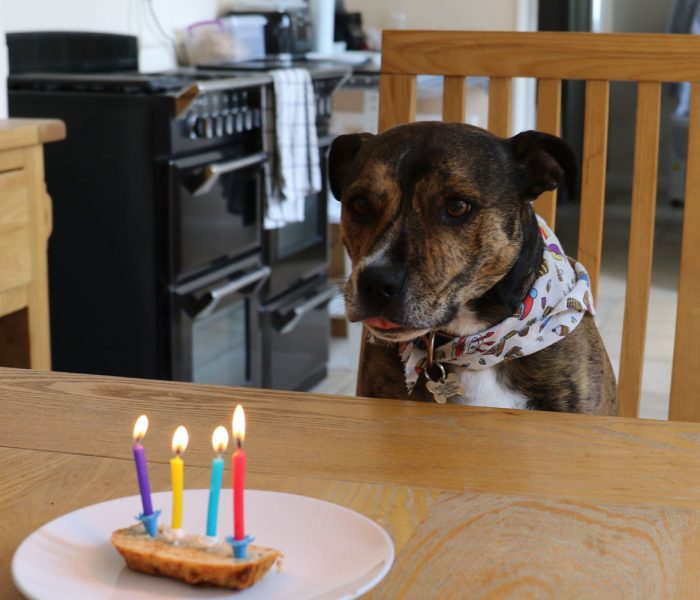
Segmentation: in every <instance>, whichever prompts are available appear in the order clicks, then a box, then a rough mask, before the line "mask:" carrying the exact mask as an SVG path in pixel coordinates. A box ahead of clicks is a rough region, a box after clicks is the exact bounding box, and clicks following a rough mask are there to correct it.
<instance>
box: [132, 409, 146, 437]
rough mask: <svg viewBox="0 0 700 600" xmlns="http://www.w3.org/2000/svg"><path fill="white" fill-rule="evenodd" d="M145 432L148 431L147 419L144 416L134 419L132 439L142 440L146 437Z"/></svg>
mask: <svg viewBox="0 0 700 600" xmlns="http://www.w3.org/2000/svg"><path fill="white" fill-rule="evenodd" d="M146 431H148V417H147V416H146V415H141V416H140V417H139V418H138V419H136V424H135V425H134V439H135V440H141V439H143V437H144V436H145V435H146Z"/></svg>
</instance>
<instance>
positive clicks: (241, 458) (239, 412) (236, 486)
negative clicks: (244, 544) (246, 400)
mask: <svg viewBox="0 0 700 600" xmlns="http://www.w3.org/2000/svg"><path fill="white" fill-rule="evenodd" d="M233 437H234V439H235V440H236V446H237V449H236V451H235V452H234V453H233V527H234V531H233V537H234V539H236V540H242V539H243V538H245V519H244V514H243V490H244V487H245V451H244V450H243V440H245V413H244V412H243V407H242V406H241V405H240V404H239V405H238V406H236V410H234V411H233Z"/></svg>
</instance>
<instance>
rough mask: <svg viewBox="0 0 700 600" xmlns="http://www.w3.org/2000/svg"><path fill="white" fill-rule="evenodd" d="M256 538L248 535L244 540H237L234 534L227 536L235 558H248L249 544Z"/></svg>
mask: <svg viewBox="0 0 700 600" xmlns="http://www.w3.org/2000/svg"><path fill="white" fill-rule="evenodd" d="M254 539H255V538H254V537H252V536H250V535H246V536H245V537H244V538H243V539H242V540H236V539H234V538H233V536H232V535H229V536H227V537H226V541H227V542H228V543H229V544H231V547H232V548H233V556H234V557H235V558H246V556H247V555H248V544H250V542H252V541H253V540H254Z"/></svg>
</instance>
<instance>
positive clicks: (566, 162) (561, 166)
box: [507, 131, 576, 200]
mask: <svg viewBox="0 0 700 600" xmlns="http://www.w3.org/2000/svg"><path fill="white" fill-rule="evenodd" d="M507 141H508V144H509V145H510V147H511V150H512V152H513V154H514V155H515V159H516V160H517V161H518V162H519V163H520V168H521V170H522V173H523V179H522V186H523V192H524V193H525V196H526V197H527V198H528V199H529V200H534V199H535V198H537V197H538V196H539V195H540V194H541V193H542V192H546V191H548V190H554V189H556V188H557V187H559V184H560V183H561V182H562V180H566V187H567V189H568V190H569V193H570V194H573V193H574V191H575V186H576V157H575V156H574V152H573V150H572V149H571V147H570V146H569V145H568V144H567V143H566V142H565V141H564V140H562V139H561V138H558V137H556V136H554V135H549V134H548V133H541V132H539V131H523V132H521V133H519V134H518V135H515V136H513V137H512V138H510V139H508V140H507Z"/></svg>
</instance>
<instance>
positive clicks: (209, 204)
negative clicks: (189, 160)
mask: <svg viewBox="0 0 700 600" xmlns="http://www.w3.org/2000/svg"><path fill="white" fill-rule="evenodd" d="M206 169H207V167H206V165H205V166H200V167H196V168H190V169H187V170H182V171H179V172H178V173H177V175H178V177H179V179H178V187H177V199H176V202H175V203H174V204H175V211H176V215H175V223H174V231H173V233H172V235H173V236H174V237H173V240H174V246H175V248H174V249H175V256H176V261H177V264H175V265H174V268H175V273H176V275H183V274H185V273H191V272H195V271H197V270H201V269H203V268H204V267H207V266H208V265H211V264H212V263H213V262H216V261H220V260H221V259H224V258H227V257H230V256H234V255H240V254H242V253H243V252H246V251H248V250H249V249H250V248H253V247H256V246H258V245H259V243H260V215H259V212H260V211H259V204H260V197H261V189H262V188H261V185H262V183H261V182H262V167H260V166H256V167H250V168H246V169H242V170H236V171H232V172H226V173H222V174H221V175H219V176H217V177H216V180H215V182H214V183H213V184H211V186H210V187H209V188H203V187H202V185H203V181H206V177H205V174H206V172H207V171H206Z"/></svg>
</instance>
